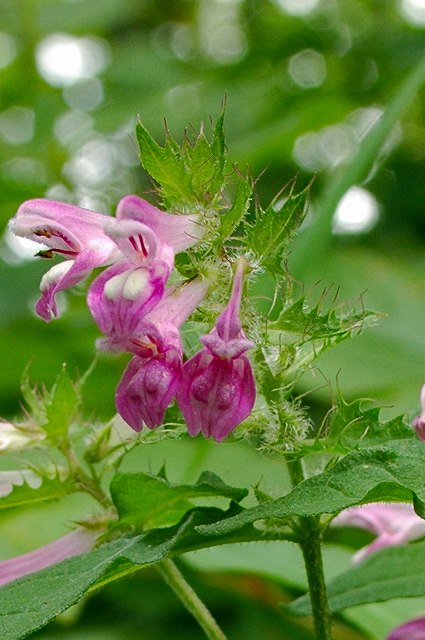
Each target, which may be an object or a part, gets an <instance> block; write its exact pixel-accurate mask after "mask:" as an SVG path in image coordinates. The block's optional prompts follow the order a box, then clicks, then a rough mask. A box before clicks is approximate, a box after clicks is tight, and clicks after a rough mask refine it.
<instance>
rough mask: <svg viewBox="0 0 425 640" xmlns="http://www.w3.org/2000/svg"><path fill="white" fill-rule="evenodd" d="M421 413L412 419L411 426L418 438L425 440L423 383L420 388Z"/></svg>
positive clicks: (424, 388)
mask: <svg viewBox="0 0 425 640" xmlns="http://www.w3.org/2000/svg"><path fill="white" fill-rule="evenodd" d="M420 403H421V413H420V415H419V416H417V417H416V418H415V419H414V421H413V428H414V430H415V431H416V433H417V435H418V438H419V439H420V440H425V384H424V385H423V387H422V389H421V396H420Z"/></svg>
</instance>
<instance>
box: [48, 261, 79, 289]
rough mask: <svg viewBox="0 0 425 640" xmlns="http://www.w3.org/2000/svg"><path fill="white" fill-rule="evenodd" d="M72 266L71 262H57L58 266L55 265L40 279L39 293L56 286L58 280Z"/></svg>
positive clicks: (72, 262)
mask: <svg viewBox="0 0 425 640" xmlns="http://www.w3.org/2000/svg"><path fill="white" fill-rule="evenodd" d="M73 264H74V261H73V260H65V262H59V263H58V264H55V265H54V266H53V267H52V268H51V269H49V271H48V272H47V273H45V274H44V276H43V277H42V278H41V282H40V291H41V292H42V293H44V292H45V291H47V290H48V289H50V287H52V286H54V285H55V284H57V283H58V282H59V280H61V279H62V278H63V276H64V275H65V274H66V273H68V271H69V270H70V268H71V267H72V265H73Z"/></svg>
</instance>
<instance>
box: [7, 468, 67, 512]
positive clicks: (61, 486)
mask: <svg viewBox="0 0 425 640" xmlns="http://www.w3.org/2000/svg"><path fill="white" fill-rule="evenodd" d="M52 471H53V473H52V474H49V476H46V475H42V474H40V473H36V472H35V471H32V470H30V469H20V470H17V471H1V472H0V509H11V508H13V507H23V506H29V505H34V504H37V503H39V502H48V501H50V500H57V499H58V498H62V497H63V496H65V495H67V494H69V493H72V492H73V491H75V490H76V488H75V485H74V484H73V482H72V481H71V480H70V479H69V478H68V477H66V478H62V477H61V476H60V475H59V472H55V470H54V469H53V470H52Z"/></svg>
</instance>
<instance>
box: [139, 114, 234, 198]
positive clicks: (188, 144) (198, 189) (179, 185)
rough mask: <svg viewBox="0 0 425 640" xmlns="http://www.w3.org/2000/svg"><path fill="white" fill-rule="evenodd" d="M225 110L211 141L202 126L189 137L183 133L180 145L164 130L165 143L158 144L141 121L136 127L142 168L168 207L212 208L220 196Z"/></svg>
mask: <svg viewBox="0 0 425 640" xmlns="http://www.w3.org/2000/svg"><path fill="white" fill-rule="evenodd" d="M223 122H224V112H222V113H221V115H220V117H219V118H218V120H217V123H216V125H215V127H214V131H213V135H212V139H211V142H209V141H208V140H207V138H206V136H205V131H204V127H203V126H201V128H200V131H199V133H198V134H195V136H194V139H193V140H191V139H190V137H189V134H188V133H187V132H186V133H185V137H184V140H183V143H182V144H181V145H179V144H178V143H177V142H176V141H175V140H174V138H173V136H172V135H171V133H170V132H169V131H168V129H167V131H166V139H165V144H164V146H161V145H159V144H158V143H157V142H156V141H155V140H154V138H153V137H152V136H151V134H150V133H149V132H148V130H147V129H146V128H145V127H144V125H143V124H142V123H141V122H138V124H137V126H136V134H137V140H138V143H139V147H140V160H141V163H142V166H143V168H144V169H145V170H146V171H147V173H148V174H149V175H150V176H151V177H152V178H153V179H154V180H155V182H157V183H158V185H159V192H160V196H161V199H162V200H163V202H164V205H165V207H166V208H167V209H170V210H176V211H178V210H179V209H185V210H189V211H190V210H194V209H196V208H197V207H204V208H210V207H211V208H214V207H215V206H216V205H217V203H218V202H219V201H220V199H221V195H222V189H223V185H224V183H225V176H224V168H225V148H224V131H223Z"/></svg>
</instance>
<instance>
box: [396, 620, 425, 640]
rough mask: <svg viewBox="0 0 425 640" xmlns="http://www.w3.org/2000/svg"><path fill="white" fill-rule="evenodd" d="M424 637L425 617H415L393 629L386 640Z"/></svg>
mask: <svg viewBox="0 0 425 640" xmlns="http://www.w3.org/2000/svg"><path fill="white" fill-rule="evenodd" d="M424 638H425V618H416V619H415V620H410V622H405V623H404V624H402V625H400V626H399V627H397V628H396V629H393V631H391V633H390V635H389V636H388V637H387V640H424Z"/></svg>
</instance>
